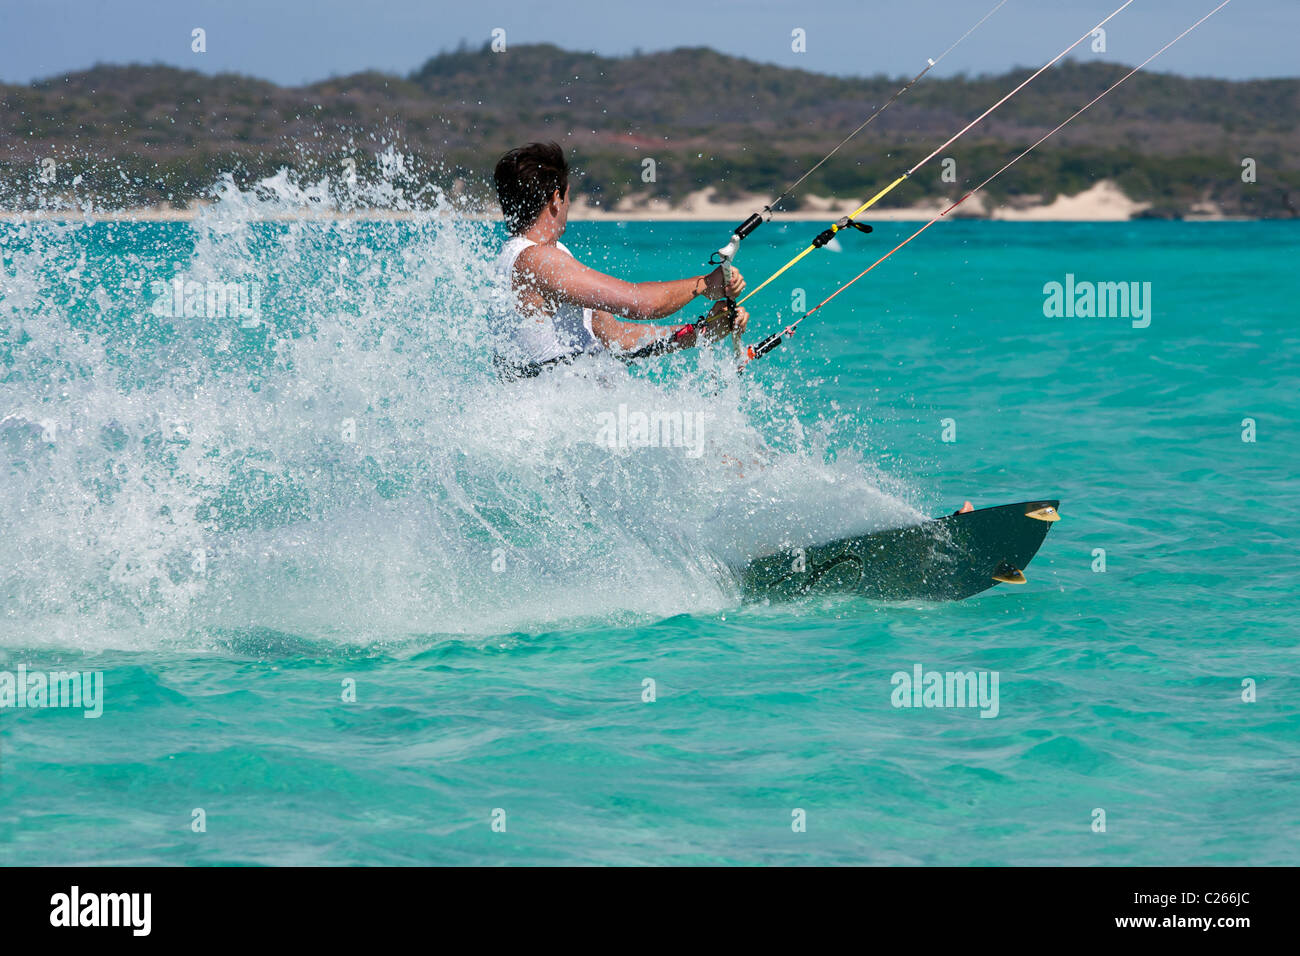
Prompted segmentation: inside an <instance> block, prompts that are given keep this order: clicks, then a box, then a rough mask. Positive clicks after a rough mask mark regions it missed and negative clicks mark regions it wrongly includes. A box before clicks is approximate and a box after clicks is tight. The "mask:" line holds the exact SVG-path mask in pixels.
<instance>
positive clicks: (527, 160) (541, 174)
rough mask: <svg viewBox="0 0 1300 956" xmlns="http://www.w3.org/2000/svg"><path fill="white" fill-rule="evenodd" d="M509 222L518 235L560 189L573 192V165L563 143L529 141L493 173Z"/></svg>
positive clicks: (500, 161) (501, 160) (502, 207)
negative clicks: (571, 173)
mask: <svg viewBox="0 0 1300 956" xmlns="http://www.w3.org/2000/svg"><path fill="white" fill-rule="evenodd" d="M492 179H493V181H494V182H495V183H496V187H497V199H498V200H499V201H500V203H501V212H502V213H504V214H505V217H506V225H507V226H508V227H509V228H510V232H511V233H512V234H514V235H518V234H519V233H521V232H523V231H524V230H526V229H527V228H528V227H529V226H531V225H532V224H533V223H535V222H536V221H537V217H538V216H540V215H541V213H542V209H544V208H545V207H546V204H547V203H548V202H550V200H551V196H552V195H553V194H554V193H555V192H556V191H557V190H558V191H559V193H560V195H561V196H564V195H565V194H566V193H567V192H568V191H569V164H568V163H567V162H565V160H564V150H562V149H561V148H560V145H559V143H529V144H528V145H526V146H520V147H519V148H518V149H512V150H510V152H508V153H506V154H505V155H504V156H502V157H501V158H500V159H499V160H497V168H496V169H495V170H493V172H492Z"/></svg>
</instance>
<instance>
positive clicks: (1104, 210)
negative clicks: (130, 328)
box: [0, 179, 1265, 222]
mask: <svg viewBox="0 0 1300 956" xmlns="http://www.w3.org/2000/svg"><path fill="white" fill-rule="evenodd" d="M767 201H768V197H765V196H762V195H759V194H756V193H755V194H746V195H743V196H742V197H741V198H739V199H735V200H727V201H719V200H718V199H717V198H716V194H715V192H714V190H713V189H711V188H710V189H703V190H699V191H698V192H695V193H692V194H691V195H689V196H687V197H686V199H685V200H683V201H682V202H681V203H679V204H676V205H673V204H670V203H668V202H665V201H663V200H659V199H650V200H636V199H631V198H629V197H624V198H623V199H621V200H619V201H618V202H617V203H615V204H614V205H612V206H608V207H602V206H599V205H596V204H593V203H589V202H588V201H587V200H586V197H585V196H579V197H578V198H577V201H575V202H574V203H573V205H572V206H571V207H570V211H569V219H570V221H572V222H732V221H734V222H740V221H741V220H743V219H745V218H746V217H748V216H749V215H750V214H751V213H753V212H755V211H757V210H761V209H763V208H764V204H765V203H766V202H767ZM949 204H950V200H933V201H931V202H929V203H919V204H916V205H912V206H903V207H893V208H886V209H872V210H870V211H869V212H868V213H866V214H864V219H865V220H868V221H875V222H928V221H929V220H930V219H933V218H934V217H936V216H939V215H940V214H941V213H942V212H943V211H944V210H945V209H947V208H948V207H949ZM859 205H860V204H859V202H858V201H857V200H836V199H831V198H827V197H822V196H808V197H805V199H804V205H803V206H802V207H801V208H799V209H795V210H788V211H786V210H783V211H781V212H779V213H778V216H779V217H780V218H781V219H782V220H784V221H789V222H826V221H827V220H831V219H838V218H840V217H842V216H847V215H850V214H852V213H853V212H854V211H855V210H856V209H857V208H858V206H859ZM215 208H217V204H216V203H212V202H208V201H199V202H196V203H194V204H193V205H191V206H188V207H185V208H173V207H169V206H166V205H163V206H143V207H135V208H131V209H121V210H95V209H91V210H85V211H82V212H81V213H76V212H74V211H71V210H66V211H65V210H41V209H38V210H0V222H33V221H55V222H76V221H86V222H193V221H195V220H196V219H198V218H200V216H202V215H203V214H204V213H205V212H207V211H209V210H213V209H215ZM1150 208H1151V204H1150V203H1142V202H1137V201H1135V200H1132V199H1130V198H1129V197H1128V196H1127V195H1126V194H1125V193H1124V192H1123V191H1122V190H1121V189H1120V188H1119V186H1117V185H1116V184H1115V183H1114V181H1113V180H1109V179H1103V180H1099V181H1098V182H1097V183H1095V184H1094V185H1093V186H1091V187H1090V188H1088V189H1087V190H1084V191H1083V192H1081V193H1076V194H1075V195H1073V196H1065V195H1061V196H1057V197H1056V198H1055V199H1053V200H1052V201H1051V202H1044V201H1042V199H1041V198H1039V197H1026V198H1025V199H1023V200H1020V201H1017V202H1016V203H1014V204H1004V205H1001V206H995V207H992V208H990V207H989V206H988V205H987V204H986V202H985V197H984V196H982V195H975V196H972V197H970V199H968V200H967V201H966V203H965V204H963V206H962V207H961V208H960V209H959V210H956V211H954V212H953V214H952V216H951V217H950V218H952V219H963V220H967V221H980V222H1131V221H1133V220H1135V219H1137V218H1138V217H1139V215H1140V214H1141V213H1143V212H1145V211H1146V210H1148V209H1150ZM430 216H432V217H435V218H444V217H445V218H455V219H463V220H469V221H476V220H477V221H481V220H495V219H497V218H498V216H497V214H496V212H495V210H494V211H492V212H490V213H488V212H479V211H473V210H449V209H440V210H427V209H426V210H394V209H359V210H355V211H352V212H340V211H339V210H337V209H309V208H303V209H301V210H298V211H285V212H278V213H276V214H274V215H265V216H259V215H252V216H249V217H247V218H248V219H249V220H250V221H257V222H303V221H311V220H320V221H327V222H329V221H345V220H352V221H362V222H371V221H373V222H383V221H410V220H414V219H422V218H427V217H430ZM1178 221H1181V222H1229V221H1231V222H1253V221H1265V220H1254V219H1251V218H1248V217H1244V216H1227V215H1224V213H1223V211H1222V210H1221V209H1219V208H1218V207H1217V206H1216V205H1214V204H1213V203H1209V202H1203V203H1198V204H1196V205H1195V206H1193V207H1192V208H1191V209H1189V210H1188V212H1187V214H1186V215H1184V216H1183V217H1182V218H1181V219H1180V220H1178Z"/></svg>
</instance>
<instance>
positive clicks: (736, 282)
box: [701, 266, 745, 299]
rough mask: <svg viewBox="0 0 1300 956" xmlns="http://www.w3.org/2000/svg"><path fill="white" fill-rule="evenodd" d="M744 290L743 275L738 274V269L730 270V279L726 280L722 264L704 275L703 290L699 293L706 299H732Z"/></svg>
mask: <svg viewBox="0 0 1300 956" xmlns="http://www.w3.org/2000/svg"><path fill="white" fill-rule="evenodd" d="M744 291H745V277H744V276H742V275H741V274H740V270H739V269H734V268H733V269H732V270H731V281H730V282H727V281H726V278H725V277H724V275H723V272H722V266H718V267H717V268H716V269H714V270H713V271H712V272H710V273H709V274H708V275H706V276H705V277H704V291H703V293H701V294H702V295H703V296H704V297H705V298H708V299H726V298H731V299H734V298H735V297H736V296H738V295H740V293H742V292H744Z"/></svg>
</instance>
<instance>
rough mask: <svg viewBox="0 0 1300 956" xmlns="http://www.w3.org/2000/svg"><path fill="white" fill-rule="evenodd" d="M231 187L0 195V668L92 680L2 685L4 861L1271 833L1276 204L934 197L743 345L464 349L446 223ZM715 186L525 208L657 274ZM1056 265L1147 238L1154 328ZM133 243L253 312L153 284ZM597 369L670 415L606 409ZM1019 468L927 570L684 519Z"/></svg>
mask: <svg viewBox="0 0 1300 956" xmlns="http://www.w3.org/2000/svg"><path fill="white" fill-rule="evenodd" d="M268 206H269V208H270V211H271V212H274V211H275V209H276V208H277V207H276V206H275V200H274V199H268V198H266V197H259V196H254V195H247V196H239V195H233V196H228V197H227V201H226V203H225V204H224V205H223V206H222V207H220V209H219V211H217V212H213V213H209V214H207V216H206V217H205V218H203V219H201V220H199V221H198V222H197V223H196V224H194V225H193V226H191V225H189V224H169V223H161V224H127V223H97V224H79V225H56V224H44V225H31V224H29V225H18V224H12V223H11V224H5V225H0V262H2V264H3V268H2V271H0V418H3V422H0V444H2V445H3V452H4V459H3V462H2V463H0V551H2V558H0V670H9V671H15V670H16V669H17V668H18V666H19V665H20V664H21V665H25V666H26V667H28V668H31V669H37V670H39V669H44V670H65V669H69V670H71V669H80V670H101V671H103V673H104V681H105V690H104V710H103V716H102V717H100V718H99V719H93V720H92V719H84V718H83V717H82V716H81V713H80V712H79V711H76V710H72V709H63V710H56V709H45V710H32V709H23V710H18V709H5V710H0V862H2V863H5V864H48V863H145V864H154V863H161V864H173V863H267V864H288V863H305V864H422V863H451V864H501V863H529V864H560V863H609V864H624V863H627V864H670V863H671V864H689V863H736V864H752V863H817V864H824V863H872V864H877V863H879V864H968V863H970V864H1031V863H1037V864H1058V863H1061V864H1115V865H1118V864H1229V863H1245V864H1284V863H1287V864H1289V863H1294V861H1295V857H1296V851H1297V849H1298V848H1300V830H1298V826H1297V817H1296V806H1297V804H1298V803H1300V771H1298V770H1297V767H1300V707H1298V706H1297V692H1298V691H1300V681H1298V680H1297V670H1298V665H1297V643H1298V642H1297V624H1296V609H1297V608H1296V605H1297V602H1296V599H1295V596H1294V595H1295V583H1294V582H1295V578H1296V574H1297V571H1300V553H1298V552H1297V549H1296V546H1295V541H1296V540H1297V537H1298V536H1300V519H1298V518H1297V514H1296V503H1297V500H1298V499H1300V480H1298V479H1297V477H1296V474H1295V472H1296V468H1295V466H1296V462H1297V456H1296V452H1295V442H1296V432H1295V422H1296V420H1297V415H1298V414H1300V407H1298V402H1297V384H1298V383H1300V357H1298V356H1300V350H1298V348H1297V346H1298V345H1300V333H1298V332H1297V329H1296V325H1295V319H1294V317H1295V314H1296V297H1297V291H1298V288H1297V283H1296V279H1295V272H1294V265H1293V263H1294V261H1295V259H1296V257H1297V255H1300V230H1298V229H1297V228H1296V226H1295V225H1294V224H1287V223H1206V224H1179V223H1132V224H1096V225H1092V224H1087V225H1084V224H1005V223H972V222H954V223H943V224H940V225H939V226H936V227H935V228H934V229H932V230H930V231H929V232H927V233H926V234H925V235H924V236H923V237H921V238H920V239H918V240H917V241H916V242H915V243H913V244H912V245H911V246H909V247H907V248H906V249H905V250H903V251H902V252H900V253H898V255H896V256H895V257H894V258H892V259H891V260H889V261H888V262H887V263H885V264H884V265H882V266H881V267H880V268H878V269H877V270H875V272H873V273H872V274H871V275H870V276H869V277H868V278H866V279H864V280H863V281H862V282H860V283H859V284H858V285H857V286H855V287H854V288H853V290H851V291H849V292H847V293H845V294H844V295H842V296H840V297H839V298H838V299H837V300H836V301H835V303H834V304H833V305H831V306H828V307H827V308H826V309H824V310H823V311H822V312H820V313H819V314H818V315H817V316H815V317H814V318H813V319H810V320H809V321H808V322H807V323H805V325H804V326H803V327H802V328H801V330H800V332H799V333H798V335H797V336H796V337H795V339H794V340H793V342H792V343H791V344H790V345H789V346H788V347H785V348H782V349H780V350H778V351H777V352H775V353H774V354H773V355H772V356H770V357H769V358H767V359H765V360H763V361H762V362H761V363H758V364H756V365H754V366H753V367H752V368H751V369H750V371H749V373H747V374H746V375H745V376H744V377H743V378H742V379H741V380H739V381H737V380H736V379H735V377H734V376H732V375H731V374H730V372H729V363H728V362H727V361H726V353H725V352H724V351H721V350H719V351H718V352H716V353H714V354H710V355H705V356H702V357H699V358H698V359H697V357H696V356H690V357H687V358H686V359H680V358H679V359H678V360H676V361H673V362H667V363H663V364H662V365H661V366H659V367H656V368H653V369H649V370H646V371H644V372H642V373H638V374H636V375H634V376H631V377H629V376H626V375H624V374H622V373H621V372H618V371H617V370H609V369H604V370H601V371H599V373H598V374H595V375H586V376H570V377H568V378H561V377H555V380H548V381H544V382H540V383H530V384H528V385H502V384H499V383H496V382H495V381H493V380H492V379H491V377H490V376H489V375H487V372H486V369H487V365H486V362H487V353H488V343H489V338H490V333H489V330H488V329H487V328H486V326H485V324H484V322H483V320H482V318H481V316H482V313H483V302H484V291H483V277H484V267H483V261H484V259H485V257H486V255H487V252H488V250H490V248H491V246H492V244H493V242H495V241H496V237H495V235H494V234H493V232H492V230H491V229H490V228H489V227H487V226H484V225H482V224H477V223H471V222H462V223H459V224H454V223H450V222H448V221H445V220H433V219H429V220H419V221H416V222H402V223H372V224H356V223H352V224H337V223H329V222H321V223H293V224H285V223H274V222H262V221H259V214H260V213H264V212H266V211H267V208H266V207H268ZM817 228H818V227H816V226H814V225H812V224H808V223H794V224H778V223H773V224H771V225H768V226H765V227H764V228H763V229H762V230H760V231H759V232H758V233H757V234H756V235H755V236H754V237H753V238H752V239H750V240H749V241H748V242H747V243H746V247H745V249H744V251H743V253H742V257H741V259H740V260H739V262H738V265H740V266H741V268H742V269H743V270H744V271H745V272H746V274H747V276H748V277H749V278H750V281H751V285H754V284H756V283H757V280H758V279H759V278H761V277H762V276H763V275H765V274H766V272H767V271H770V270H771V269H772V268H774V267H775V266H777V265H779V264H780V262H782V261H784V259H785V258H786V257H787V256H788V255H790V254H792V252H793V251H794V250H795V249H796V248H798V247H799V246H800V245H801V244H802V243H803V242H806V241H807V239H809V238H810V237H811V235H813V234H814V233H815V232H816V231H817ZM914 228H915V225H914V224H888V223H887V224H881V225H879V226H877V231H876V233H875V234H874V235H873V236H871V237H865V236H856V235H851V236H847V237H845V238H844V239H843V246H844V248H843V250H842V251H840V252H830V251H827V252H822V253H819V254H818V255H817V256H815V257H810V259H809V260H808V262H807V263H806V267H805V268H800V269H796V270H793V271H792V272H791V273H790V274H789V275H788V276H787V277H785V278H783V279H782V280H780V281H778V282H777V283H776V284H774V286H773V287H772V288H771V289H770V290H767V291H765V292H764V293H762V294H761V295H760V296H758V297H756V298H755V299H754V300H752V301H751V302H750V303H749V305H750V306H751V307H752V309H753V312H754V320H753V322H754V326H755V329H756V330H760V329H761V330H763V331H769V330H771V329H773V328H775V327H777V326H779V325H780V324H781V323H782V322H784V321H788V320H789V317H790V315H791V308H792V304H793V303H794V298H795V297H796V296H797V295H798V292H797V290H798V289H802V290H804V296H805V299H806V304H807V305H812V304H813V303H814V302H816V301H818V300H819V299H821V298H822V297H823V296H824V295H825V294H827V293H828V292H829V291H831V289H832V288H833V287H834V285H835V284H836V283H837V282H839V281H842V280H843V279H844V278H846V277H848V276H850V275H852V274H853V273H855V272H857V271H858V270H859V269H860V268H863V267H865V265H867V264H868V263H869V262H870V261H871V260H872V259H874V258H875V256H877V255H879V254H880V253H881V252H883V251H884V250H887V249H888V248H890V247H892V246H893V245H894V244H895V243H896V242H897V241H899V240H901V239H902V238H904V237H905V236H906V235H907V234H908V233H909V232H910V231H911V230H912V229H914ZM725 231H726V230H725V228H724V227H723V226H722V225H719V224H635V223H632V224H588V223H575V224H573V225H572V226H571V227H570V230H569V234H568V235H567V236H566V241H568V242H569V244H570V245H571V247H573V248H574V250H575V252H577V253H578V254H579V256H580V257H583V258H585V259H586V260H587V261H589V262H591V263H592V264H593V265H596V266H598V267H604V268H608V269H611V270H616V271H620V272H623V273H626V274H628V275H629V277H632V278H640V279H652V278H664V277H670V276H674V275H679V274H686V273H689V272H692V271H695V270H696V269H697V266H698V264H699V263H700V261H701V260H702V259H703V258H705V257H706V256H707V254H708V251H709V250H710V249H712V248H716V247H717V246H718V245H719V244H720V243H721V241H722V240H723V239H724V238H725V235H724V233H725ZM1067 274H1073V275H1074V276H1076V278H1077V279H1078V280H1079V281H1084V280H1090V281H1137V282H1150V283H1151V302H1152V307H1153V308H1152V314H1151V321H1150V325H1149V327H1146V328H1135V327H1133V323H1132V321H1130V320H1129V319H1127V318H1048V317H1046V316H1045V315H1044V305H1043V303H1044V298H1045V296H1044V293H1043V287H1044V285H1045V283H1048V282H1052V281H1060V282H1064V281H1065V277H1066V275H1067ZM176 276H181V277H182V278H184V279H188V280H191V281H198V282H203V283H215V282H242V283H245V286H244V288H246V289H252V288H253V287H256V290H257V295H258V297H259V299H258V302H259V306H260V313H259V314H258V315H257V319H258V322H257V323H256V324H247V325H246V323H245V321H241V319H240V318H239V317H235V318H231V317H230V316H221V315H217V316H212V315H207V316H191V317H190V318H185V317H184V316H181V317H179V318H169V317H166V316H159V315H155V314H154V309H155V305H156V303H157V301H158V298H159V296H158V295H156V294H154V293H153V291H152V287H151V283H152V282H155V281H161V282H163V283H166V282H169V281H171V280H172V279H173V278H174V277H176ZM204 288H207V286H205V287H204ZM620 404H623V405H627V406H628V407H629V408H631V409H633V410H637V409H642V410H655V409H669V410H678V411H682V412H684V413H686V414H698V415H700V416H702V418H701V421H703V423H704V426H705V427H704V434H705V436H706V439H707V440H706V442H705V445H704V449H703V453H702V454H701V455H700V456H699V457H690V456H688V455H687V454H685V452H684V450H683V449H681V448H630V449H615V450H611V449H609V448H606V447H603V446H601V445H600V443H599V441H598V440H597V439H596V438H595V434H596V429H595V426H594V422H596V421H597V420H599V416H600V415H601V414H602V413H607V412H612V411H613V410H615V409H616V408H617V407H618V406H619V405H620ZM1247 418H1250V419H1253V420H1254V421H1255V423H1256V424H1255V427H1256V440H1255V441H1254V442H1244V441H1243V440H1242V433H1243V419H1247ZM945 419H947V420H951V422H952V423H954V427H955V430H956V433H955V438H956V440H955V441H944V440H943V437H944V435H943V432H944V425H943V424H942V423H943V422H944V420H945ZM1039 497H1059V498H1060V499H1061V502H1062V504H1061V511H1062V514H1063V515H1064V518H1063V520H1062V521H1061V522H1060V523H1059V524H1057V525H1056V526H1055V527H1054V528H1053V530H1052V532H1051V534H1050V535H1049V536H1048V538H1047V541H1046V542H1045V544H1044V546H1043V549H1042V551H1041V552H1040V554H1039V556H1038V557H1037V558H1036V560H1035V561H1034V562H1033V564H1032V565H1031V566H1030V567H1029V568H1028V569H1027V576H1028V578H1029V582H1028V584H1026V585H1024V586H1022V587H1018V588H1012V587H1008V586H1000V587H998V588H996V589H994V590H992V591H989V592H986V593H985V594H984V595H981V596H979V597H976V598H973V599H971V600H968V601H966V602H963V603H959V604H946V605H926V604H908V605H884V604H873V603H870V602H866V601H862V600H858V599H855V598H851V597H819V598H815V599H810V600H808V601H805V602H803V603H795V604H789V605H784V606H764V605H745V604H742V603H741V601H740V599H739V596H738V591H737V588H736V585H735V580H734V577H733V576H732V575H731V574H730V572H728V570H727V567H728V566H729V565H733V564H735V563H736V562H738V561H739V562H742V563H743V560H744V557H745V556H746V555H750V554H755V553H759V552H760V551H762V549H764V548H767V549H769V550H773V549H775V548H777V547H782V546H791V545H795V544H797V543H799V542H812V541H816V540H824V539H829V538H832V537H836V536H839V535H841V534H846V533H852V532H854V531H861V530H864V529H868V528H873V527H884V526H890V525H898V524H904V523H908V522H910V521H914V520H916V519H917V518H918V517H919V516H920V515H935V514H942V513H945V512H947V511H951V510H953V509H954V508H956V507H957V506H958V505H960V504H961V502H962V501H963V500H965V499H970V500H972V501H973V502H974V503H975V504H976V505H977V506H980V505H990V504H997V503H1002V502H1007V501H1018V500H1023V499H1030V498H1039ZM1096 549H1104V551H1105V562H1106V563H1105V570H1104V571H1100V570H1095V568H1097V566H1098V562H1097V558H1096ZM916 664H920V665H922V667H923V668H924V669H926V670H939V671H953V670H975V671H996V672H997V673H998V675H999V678H1000V685H999V686H1000V705H999V712H998V715H997V717H996V718H994V719H983V718H981V717H980V716H979V712H978V711H977V710H974V709H902V708H896V707H894V706H892V704H891V692H892V690H893V687H892V684H891V675H893V674H894V673H895V672H897V671H907V672H911V670H912V668H913V667H914V665H916ZM1247 678H1249V679H1251V680H1253V681H1254V682H1255V684H1254V686H1255V692H1256V694H1257V699H1256V700H1255V701H1254V702H1249V703H1248V702H1244V701H1243V700H1242V693H1243V680H1245V679H1247ZM647 679H650V680H652V681H654V689H655V699H654V700H653V701H652V702H646V701H645V700H643V681H645V680H647ZM351 682H355V683H354V684H353V683H351ZM353 686H355V696H356V700H355V702H351V701H345V700H343V697H344V696H345V692H346V690H347V689H348V688H350V687H353ZM1097 808H1100V809H1103V810H1104V811H1105V814H1106V831H1105V832H1104V833H1100V832H1094V830H1093V822H1094V816H1095V815H1094V810H1095V809H1097ZM196 809H202V810H203V811H204V814H205V821H206V831H205V832H195V831H194V829H193V827H192V820H193V819H194V812H195V810H196ZM497 809H500V810H503V811H504V814H505V817H504V819H505V821H506V823H505V831H504V832H496V831H494V829H493V826H492V822H493V814H494V811H496V810H497ZM796 809H801V810H803V811H804V812H805V813H806V819H807V826H806V832H794V830H793V829H792V825H791V821H792V813H793V812H794V811H795V810H796Z"/></svg>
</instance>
